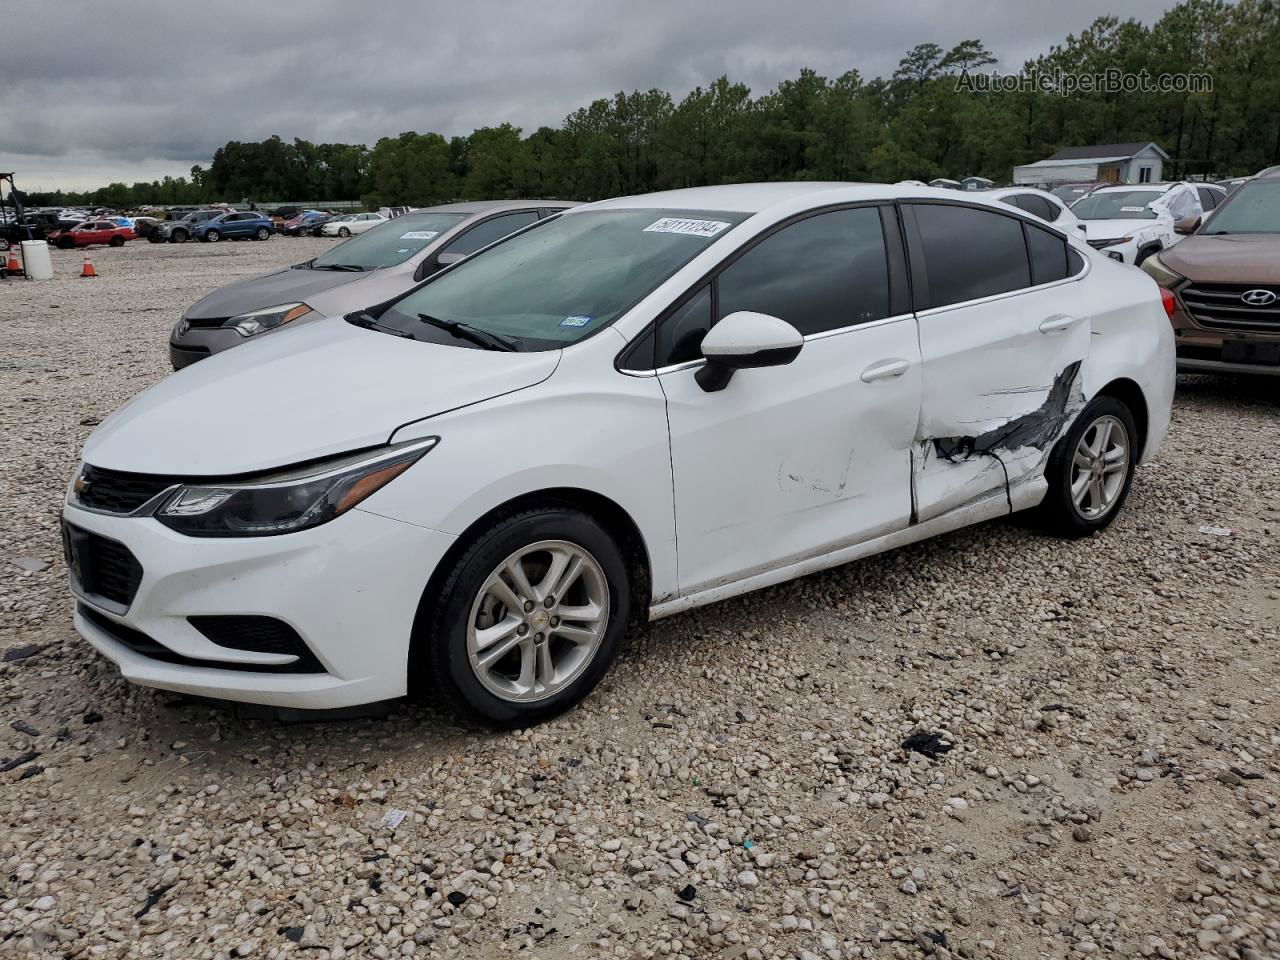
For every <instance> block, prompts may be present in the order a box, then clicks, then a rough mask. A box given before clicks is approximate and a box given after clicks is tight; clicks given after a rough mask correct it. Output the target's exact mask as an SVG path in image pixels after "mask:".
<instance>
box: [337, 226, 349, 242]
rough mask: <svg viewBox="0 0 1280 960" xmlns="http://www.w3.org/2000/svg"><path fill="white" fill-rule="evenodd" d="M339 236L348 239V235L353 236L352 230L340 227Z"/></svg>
mask: <svg viewBox="0 0 1280 960" xmlns="http://www.w3.org/2000/svg"><path fill="white" fill-rule="evenodd" d="M338 236H340V237H341V238H342V239H343V240H345V239H347V237H349V236H351V231H350V230H348V229H347V228H346V227H339V228H338Z"/></svg>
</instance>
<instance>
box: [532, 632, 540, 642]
mask: <svg viewBox="0 0 1280 960" xmlns="http://www.w3.org/2000/svg"><path fill="white" fill-rule="evenodd" d="M533 642H534V643H541V642H542V634H540V633H535V634H534V635H533Z"/></svg>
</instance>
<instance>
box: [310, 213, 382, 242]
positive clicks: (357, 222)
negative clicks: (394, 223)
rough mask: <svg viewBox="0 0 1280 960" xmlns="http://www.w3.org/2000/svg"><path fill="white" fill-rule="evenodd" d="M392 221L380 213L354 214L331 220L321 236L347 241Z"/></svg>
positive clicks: (323, 227)
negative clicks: (346, 239) (340, 238)
mask: <svg viewBox="0 0 1280 960" xmlns="http://www.w3.org/2000/svg"><path fill="white" fill-rule="evenodd" d="M390 221H391V218H390V217H384V216H383V215H382V214H380V213H353V214H348V215H346V216H342V217H337V218H336V219H334V220H330V221H329V222H328V223H326V224H325V225H324V226H322V227H321V228H320V235H321V236H324V237H342V238H344V239H345V238H347V237H353V236H355V235H356V234H357V233H364V232H365V231H366V230H372V229H373V228H374V227H376V226H379V225H380V224H383V223H389V222H390Z"/></svg>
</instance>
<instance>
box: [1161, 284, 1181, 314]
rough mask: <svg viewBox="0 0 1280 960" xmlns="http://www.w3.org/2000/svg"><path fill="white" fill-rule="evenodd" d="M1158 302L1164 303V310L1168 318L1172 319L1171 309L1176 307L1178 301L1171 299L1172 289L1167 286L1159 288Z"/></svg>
mask: <svg viewBox="0 0 1280 960" xmlns="http://www.w3.org/2000/svg"><path fill="white" fill-rule="evenodd" d="M1160 302H1161V303H1163V304H1164V312H1165V313H1167V314H1168V315H1169V319H1170V320H1172V319H1173V311H1174V310H1176V309H1178V302H1177V301H1176V300H1174V299H1173V291H1172V290H1170V289H1169V288H1168V287H1161V288H1160Z"/></svg>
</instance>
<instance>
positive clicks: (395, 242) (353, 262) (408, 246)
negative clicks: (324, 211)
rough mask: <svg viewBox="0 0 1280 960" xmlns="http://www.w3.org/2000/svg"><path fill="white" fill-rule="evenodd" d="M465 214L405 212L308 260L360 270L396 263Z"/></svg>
mask: <svg viewBox="0 0 1280 960" xmlns="http://www.w3.org/2000/svg"><path fill="white" fill-rule="evenodd" d="M465 216H466V214H465V213H409V214H405V215H404V216H403V217H397V218H396V219H395V220H393V221H391V222H389V223H384V224H380V225H379V226H376V227H374V228H373V229H372V230H369V231H366V232H365V233H362V234H360V235H359V236H355V237H352V238H351V239H350V240H348V241H346V242H345V243H341V244H339V245H338V246H336V247H334V248H333V249H332V250H329V251H327V252H325V253H322V254H321V255H320V256H318V257H316V258H315V259H314V260H313V261H311V265H312V266H313V267H319V268H321V269H323V268H325V267H329V266H335V265H342V266H352V267H359V268H360V269H361V270H377V269H378V268H379V267H394V266H395V265H396V264H397V263H404V261H406V260H408V259H409V258H410V257H412V256H413V255H414V254H415V253H417V252H418V251H419V250H421V249H422V248H423V247H425V246H426V245H427V244H429V243H430V242H431V241H432V240H434V239H435V238H436V237H438V236H440V234H442V233H444V232H445V231H446V230H452V229H453V228H454V227H456V226H457V225H458V224H459V223H460V222H461V221H462V219H463V218H464V217H465ZM335 219H337V220H340V219H341V218H335ZM329 222H330V223H333V222H334V220H330V221H329Z"/></svg>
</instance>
